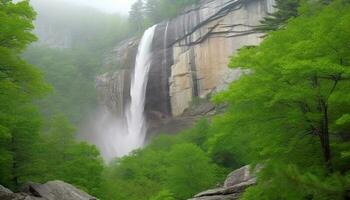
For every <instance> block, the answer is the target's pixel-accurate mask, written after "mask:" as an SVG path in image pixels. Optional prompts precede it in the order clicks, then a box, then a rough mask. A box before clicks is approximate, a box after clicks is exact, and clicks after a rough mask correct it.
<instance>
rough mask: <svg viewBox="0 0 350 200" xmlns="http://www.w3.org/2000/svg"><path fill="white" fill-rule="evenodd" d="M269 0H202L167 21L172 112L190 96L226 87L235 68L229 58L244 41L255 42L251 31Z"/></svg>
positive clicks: (269, 6) (179, 109) (268, 8)
mask: <svg viewBox="0 0 350 200" xmlns="http://www.w3.org/2000/svg"><path fill="white" fill-rule="evenodd" d="M272 2H273V1H272V0H207V1H202V2H201V3H200V4H199V5H196V6H192V7H191V8H188V10H187V11H186V12H185V13H184V14H182V15H180V16H178V17H177V18H175V19H174V20H172V21H171V26H173V28H172V30H174V31H175V38H172V40H171V41H169V42H170V43H173V45H172V48H173V51H172V52H173V58H174V62H173V63H172V65H171V66H170V68H171V73H170V75H169V91H170V92H169V94H170V103H171V111H172V115H173V116H178V115H181V114H182V113H183V112H184V111H185V110H186V109H187V108H188V107H189V105H190V103H191V102H192V100H193V99H194V98H198V97H199V98H205V97H206V96H207V95H208V94H210V93H212V92H215V91H218V90H222V89H224V88H226V86H227V85H228V83H229V82H232V81H233V80H235V79H237V78H238V77H239V76H240V74H241V72H240V70H230V69H229V68H228V67H227V65H228V63H229V59H230V56H232V55H233V54H234V53H235V52H236V51H237V50H238V49H239V48H241V47H243V46H246V45H258V44H259V43H260V42H261V36H262V34H261V33H257V32H255V31H254V30H253V28H254V26H256V25H258V24H259V21H260V20H262V18H263V17H264V16H266V14H267V13H268V12H269V11H271V10H272Z"/></svg>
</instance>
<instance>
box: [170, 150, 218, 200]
mask: <svg viewBox="0 0 350 200" xmlns="http://www.w3.org/2000/svg"><path fill="white" fill-rule="evenodd" d="M168 159H169V163H170V165H169V168H168V169H167V177H168V179H167V180H166V185H167V186H168V188H169V190H170V191H171V192H172V193H173V194H175V196H176V197H177V198H178V199H186V198H190V197H191V196H193V195H194V194H195V192H199V191H202V190H205V189H207V188H209V187H210V186H213V183H215V179H216V178H215V166H214V165H212V164H211V163H210V160H209V158H208V157H207V156H206V155H205V153H204V152H203V151H202V150H201V149H200V148H199V147H197V146H196V145H194V144H179V145H175V146H174V147H173V148H172V149H171V151H170V153H169V155H168Z"/></svg>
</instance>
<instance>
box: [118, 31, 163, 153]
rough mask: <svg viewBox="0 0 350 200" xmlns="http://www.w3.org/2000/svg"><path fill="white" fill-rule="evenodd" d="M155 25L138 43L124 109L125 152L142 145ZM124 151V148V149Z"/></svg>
mask: <svg viewBox="0 0 350 200" xmlns="http://www.w3.org/2000/svg"><path fill="white" fill-rule="evenodd" d="M155 27H156V26H153V27H151V28H149V29H147V30H146V31H145V33H144V35H143V37H142V39H141V42H140V44H139V48H138V52H137V56H136V64H135V69H134V75H133V77H132V80H131V88H130V96H131V102H130V105H129V108H128V110H127V111H126V118H127V128H128V135H127V138H126V141H125V142H126V143H127V148H128V149H126V152H130V151H132V150H134V149H136V148H139V147H141V146H142V145H143V143H144V140H145V136H146V131H147V126H146V120H145V116H144V108H145V97H146V88H147V81H148V72H149V69H150V65H151V59H152V52H151V50H152V41H153V35H154V30H155ZM124 151H125V150H124Z"/></svg>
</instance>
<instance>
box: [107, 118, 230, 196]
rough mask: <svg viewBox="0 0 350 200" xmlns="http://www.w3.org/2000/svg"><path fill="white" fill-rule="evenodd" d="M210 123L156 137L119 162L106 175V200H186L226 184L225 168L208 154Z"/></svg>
mask: <svg viewBox="0 0 350 200" xmlns="http://www.w3.org/2000/svg"><path fill="white" fill-rule="evenodd" d="M208 127H209V124H208V121H207V120H202V121H200V122H199V123H198V125H197V126H196V127H194V128H193V129H191V130H188V131H185V132H183V133H180V134H178V135H177V136H166V135H164V136H161V137H158V138H155V139H154V140H153V141H152V143H151V144H150V145H148V146H147V147H146V148H144V149H142V150H137V151H135V152H133V153H132V154H131V155H130V156H126V157H123V158H121V159H117V160H115V162H114V163H113V164H112V165H111V166H109V168H108V170H107V172H106V174H105V183H104V186H103V187H102V188H103V190H104V192H102V193H103V194H105V196H104V198H105V199H130V200H134V199H135V200H137V199H162V198H164V199H167V198H168V199H169V200H170V199H186V198H188V197H191V196H192V195H193V194H195V193H196V192H199V191H201V190H205V189H207V188H208V187H211V186H214V185H215V184H217V183H219V182H220V181H222V179H223V177H224V176H226V173H227V172H228V171H226V170H225V169H224V168H221V167H219V166H218V165H216V164H214V163H213V162H212V161H211V159H210V157H209V156H208V155H207V154H206V141H207V139H208V137H207V135H205V133H206V129H207V128H208Z"/></svg>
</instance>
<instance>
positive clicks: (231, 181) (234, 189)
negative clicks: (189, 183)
mask: <svg viewBox="0 0 350 200" xmlns="http://www.w3.org/2000/svg"><path fill="white" fill-rule="evenodd" d="M257 169H258V168H257ZM255 172H256V170H251V169H250V167H249V166H244V167H242V168H240V169H238V170H235V171H233V172H232V173H230V174H229V175H228V176H227V178H226V180H225V183H224V184H223V186H222V187H219V188H215V189H210V190H207V191H204V192H201V193H199V194H197V195H195V196H194V198H192V199H189V200H236V199H239V198H240V196H241V195H242V194H243V192H244V191H245V189H247V188H248V187H250V186H253V185H255V184H256V177H255Z"/></svg>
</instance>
